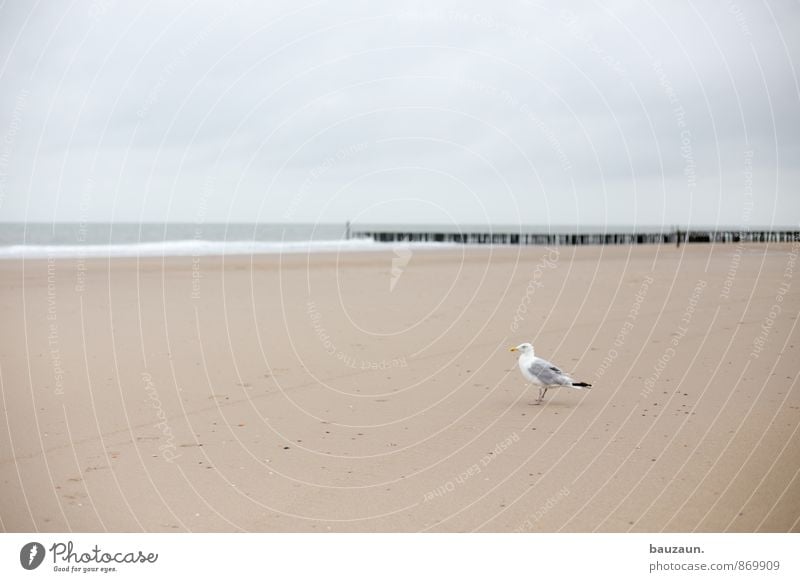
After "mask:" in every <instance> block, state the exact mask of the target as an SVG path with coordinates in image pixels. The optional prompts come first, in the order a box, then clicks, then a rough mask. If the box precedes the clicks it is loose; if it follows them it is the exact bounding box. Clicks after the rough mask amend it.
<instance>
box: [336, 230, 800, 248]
mask: <svg viewBox="0 0 800 582" xmlns="http://www.w3.org/2000/svg"><path fill="white" fill-rule="evenodd" d="M350 236H351V237H352V238H367V239H372V240H374V241H377V242H384V243H400V242H438V243H456V244H470V245H487V244H490V245H552V246H556V245H641V244H674V245H678V246H679V245H680V244H682V243H738V242H754V243H759V242H760V243H766V242H776V243H777V242H792V241H795V240H800V230H733V229H731V230H718V229H714V230H674V231H671V232H635V231H634V232H519V231H517V232H496V231H495V232H491V231H489V232H482V231H475V230H469V231H463V230H462V231H442V230H439V231H437V230H422V229H421V228H420V227H415V228H414V229H375V228H370V229H369V230H362V229H359V228H357V227H352V230H351V232H350Z"/></svg>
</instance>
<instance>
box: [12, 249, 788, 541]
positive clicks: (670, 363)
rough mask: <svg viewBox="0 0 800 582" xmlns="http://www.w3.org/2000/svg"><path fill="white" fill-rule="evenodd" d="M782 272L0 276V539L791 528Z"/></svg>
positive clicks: (669, 253) (47, 266)
mask: <svg viewBox="0 0 800 582" xmlns="http://www.w3.org/2000/svg"><path fill="white" fill-rule="evenodd" d="M793 250H794V251H795V252H796V251H797V250H798V249H797V246H795V247H793V246H792V245H789V244H772V245H734V244H730V245H721V246H720V245H717V246H712V245H690V246H688V247H682V248H680V249H677V248H675V247H672V246H670V247H658V246H636V247H560V248H551V249H548V248H545V247H525V248H521V247H504V248H494V249H492V248H488V247H487V248H455V249H452V250H447V249H439V250H431V249H426V250H422V249H414V248H413V247H412V248H408V247H398V248H394V249H393V248H392V247H387V250H386V251H385V252H384V251H380V252H369V253H350V254H341V255H337V254H335V253H330V254H316V255H313V256H308V255H301V254H295V255H284V256H279V255H272V256H270V255H263V256H258V257H253V258H251V257H246V256H245V257H227V258H222V257H176V258H168V259H165V260H161V259H142V260H136V259H123V258H120V259H113V260H111V261H108V260H102V259H80V258H69V259H66V258H58V259H53V260H46V259H40V260H27V261H25V262H22V261H17V260H5V261H0V321H2V322H3V323H2V328H3V333H2V334H0V365H1V366H2V368H0V380H1V381H2V384H1V385H0V390H1V391H2V407H3V414H2V416H0V424H1V425H2V426H0V482H1V483H2V492H3V495H2V501H0V525H1V526H2V528H3V529H4V530H5V531H15V532H18V531H34V530H38V531H106V530H107V531H143V530H144V531H274V532H288V531H322V532H325V531H368V532H373V531H392V532H394V531H402V532H412V531H447V532H450V531H456V532H466V531H493V532H494V531H496V532H513V531H542V532H557V531H570V532H587V531H604V532H626V531H648V532H654V531H679V532H685V531H704V532H722V531H737V532H755V531H759V532H760V531H771V532H786V531H800V478H798V473H799V472H800V433H799V432H798V427H800V389H798V386H797V379H798V362H799V361H800V335H798V330H797V327H796V324H797V315H798V310H800V290H799V289H798V281H797V279H798V278H799V277H800V274H799V273H798V269H800V266H798V264H797V263H796V262H795V261H796V259H797V258H796V256H795V255H793V254H792V251H793ZM523 341H531V342H532V343H533V344H534V345H535V347H536V351H537V354H538V355H540V356H541V357H544V358H547V359H549V360H551V361H553V362H555V363H557V364H558V365H560V366H561V367H562V368H563V369H565V370H566V371H568V372H571V373H572V374H573V375H574V376H575V378H576V379H579V380H582V381H586V382H590V383H592V384H593V385H594V387H593V388H592V390H586V391H578V390H570V389H559V390H556V391H551V392H549V393H548V395H547V400H546V402H545V404H544V405H542V406H535V405H534V404H533V402H534V399H535V397H536V390H535V389H534V388H529V387H527V386H526V385H525V382H524V381H523V379H522V377H521V375H520V374H519V371H518V369H517V366H516V359H515V356H514V354H511V353H509V352H508V347H509V346H511V345H515V344H517V343H520V342H523Z"/></svg>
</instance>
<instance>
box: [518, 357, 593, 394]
mask: <svg viewBox="0 0 800 582" xmlns="http://www.w3.org/2000/svg"><path fill="white" fill-rule="evenodd" d="M508 351H510V352H519V353H520V354H519V370H520V372H522V375H523V376H525V379H526V380H528V381H529V382H531V383H532V384H536V385H537V386H540V388H539V399H538V400H537V401H536V404H541V403H542V401H543V400H544V395H545V394H547V390H548V389H550V388H555V387H556V386H571V387H572V388H578V389H580V390H583V389H584V388H591V387H592V385H591V384H587V383H586V382H576V381H575V380H573V379H572V378H570V377H569V376H568V375H567V374H565V373H564V372H562V371H561V370H559V369H558V367H557V366H555V365H553V364H551V363H550V362H548V361H547V360H543V359H542V358H537V357H536V354H535V353H534V352H533V345H532V344H529V343H524V344H519V345H518V346H517V347H515V348H510V349H509V350H508Z"/></svg>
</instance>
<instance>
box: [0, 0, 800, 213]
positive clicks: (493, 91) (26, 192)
mask: <svg viewBox="0 0 800 582" xmlns="http://www.w3.org/2000/svg"><path fill="white" fill-rule="evenodd" d="M262 4H267V5H268V6H264V5H262ZM561 4H562V3H555V2H553V3H547V4H545V3H544V2H534V1H514V0H509V1H508V2H503V3H499V2H498V3H493V4H492V5H491V6H489V5H488V3H486V2H479V1H476V2H436V1H432V2H419V3H398V2H374V1H373V2H366V1H364V2H358V1H353V0H341V1H336V2H332V1H331V2H324V1H323V2H302V1H299V2H298V1H291V2H283V3H279V2H249V1H241V2H217V3H211V2H163V1H153V2H122V1H116V2H115V1H113V0H95V1H89V2H83V1H80V0H78V1H75V2H71V3H70V2H57V1H56V0H45V1H42V2H29V1H24V0H16V1H15V0H11V1H7V2H5V3H4V4H3V5H2V8H0V220H4V221H24V220H28V221H53V220H56V221H80V220H89V221H112V220H114V221H128V222H130V221H133V222H138V221H165V220H166V221H188V222H192V221H196V220H204V221H206V222H212V221H215V222H217V221H218V222H225V221H259V222H285V221H298V222H314V221H342V220H346V219H355V220H362V221H371V222H372V221H389V222H402V221H412V222H418V221H425V222H437V223H450V222H455V223H462V224H463V223H484V222H486V223H489V222H490V223H495V224H496V223H517V222H522V223H533V224H552V225H560V224H581V225H589V224H593V225H594V224H608V225H614V224H631V223H633V224H643V225H645V224H646V225H653V224H669V225H671V224H676V223H681V224H686V223H688V222H691V223H694V224H725V225H743V226H744V225H773V224H781V225H787V224H789V225H797V224H798V223H800V190H799V189H798V187H799V186H800V168H799V167H798V165H799V163H800V147H798V146H799V145H800V99H799V97H800V92H799V91H798V70H797V69H798V67H797V64H798V55H800V51H799V50H798V49H799V45H800V41H799V40H798V39H800V34H798V32H800V4H798V3H797V2H796V1H776V2H769V3H758V2H743V1H741V0H739V3H738V4H737V3H734V2H726V1H724V0H719V1H713V2H712V1H708V2H692V3H687V2H681V1H677V2H668V3H667V2H659V3H651V2H636V1H632V0H630V1H624V2H623V1H619V2H597V3H596V2H577V3H571V4H570V9H569V11H565V10H563V9H562V8H561Z"/></svg>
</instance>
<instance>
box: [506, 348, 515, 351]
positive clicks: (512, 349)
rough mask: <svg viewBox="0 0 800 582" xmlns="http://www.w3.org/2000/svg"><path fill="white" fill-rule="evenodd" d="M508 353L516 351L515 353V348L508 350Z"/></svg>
mask: <svg viewBox="0 0 800 582" xmlns="http://www.w3.org/2000/svg"><path fill="white" fill-rule="evenodd" d="M508 351H509V352H516V351H517V348H508Z"/></svg>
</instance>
